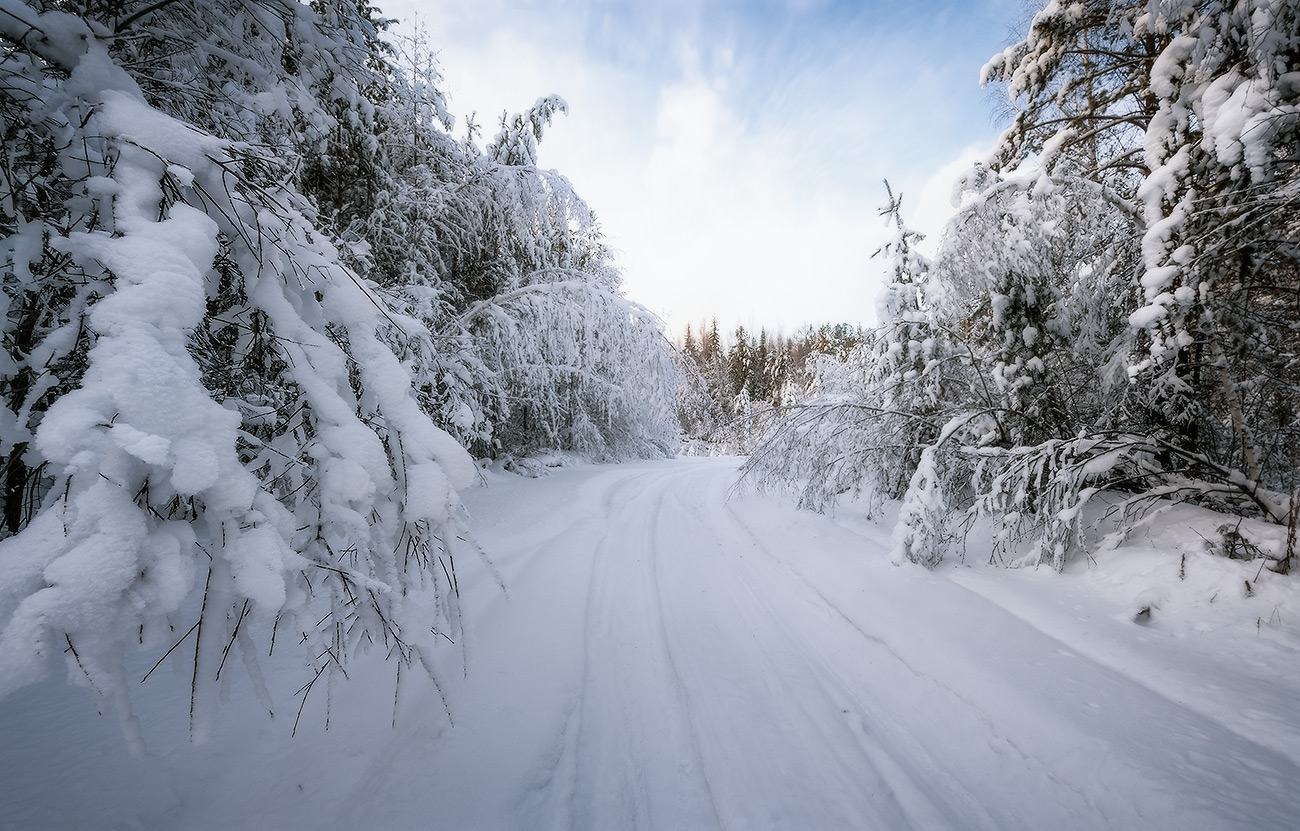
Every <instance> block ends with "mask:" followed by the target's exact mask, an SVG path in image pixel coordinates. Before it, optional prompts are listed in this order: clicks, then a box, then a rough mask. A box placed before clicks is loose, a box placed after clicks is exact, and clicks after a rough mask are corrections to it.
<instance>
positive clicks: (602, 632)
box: [0, 459, 1300, 831]
mask: <svg viewBox="0 0 1300 831" xmlns="http://www.w3.org/2000/svg"><path fill="white" fill-rule="evenodd" d="M736 465H737V462H736V461H735V460H717V459H696V460H687V459H682V460H673V461H665V462H649V463H640V464H628V465H618V466H604V467H602V466H585V467H577V468H569V469H564V470H559V471H555V472H553V473H551V475H549V476H545V477H542V478H539V479H525V478H521V477H517V476H501V475H491V474H490V475H489V479H490V485H489V486H488V487H484V488H476V489H473V490H471V491H469V492H468V493H467V494H466V501H467V504H468V505H469V507H470V509H471V511H472V513H473V517H474V522H473V527H474V528H475V532H476V533H477V535H478V537H479V539H480V541H481V542H482V543H483V544H484V546H485V547H486V548H487V550H488V551H489V552H490V553H491V554H492V556H493V558H494V560H495V562H496V565H497V566H498V568H499V570H500V573H501V575H502V577H503V578H504V581H505V583H506V586H507V587H508V591H509V596H508V597H507V596H506V595H505V594H503V592H502V591H501V590H500V588H498V587H497V586H496V585H495V584H494V582H493V581H492V580H491V578H490V577H489V575H488V574H487V572H486V570H485V569H483V568H481V567H478V566H477V565H476V564H474V563H460V564H459V575H460V586H461V594H462V603H463V607H464V608H465V609H466V615H467V617H468V620H467V621H466V626H465V629H466V634H467V637H466V638H465V639H464V641H463V642H462V643H457V644H455V645H453V644H450V643H445V644H444V645H443V652H444V663H443V666H444V667H445V668H446V671H445V677H443V678H442V679H441V684H440V686H441V694H440V693H439V692H438V691H437V690H436V689H435V688H434V687H433V685H432V684H431V683H428V682H425V683H423V684H421V685H410V686H405V687H404V688H403V694H402V697H401V698H400V699H399V700H398V701H396V704H395V702H394V696H393V689H394V686H393V671H394V670H393V667H392V665H385V664H383V663H380V662H374V663H370V664H367V663H365V662H362V663H359V664H354V665H353V666H352V668H351V669H350V674H351V676H352V678H351V680H350V681H349V682H346V683H340V684H337V685H335V687H334V688H333V690H332V697H331V705H330V708H329V729H328V730H326V729H325V728H326V708H325V704H326V700H327V698H326V696H325V695H324V694H323V691H320V692H313V693H312V697H311V698H309V699H308V701H307V704H306V706H305V708H304V712H303V719H302V725H301V726H300V728H299V730H298V735H297V737H296V738H294V739H292V740H290V739H289V737H288V734H289V731H290V728H291V726H292V724H293V719H294V715H295V713H296V710H297V699H294V698H293V691H294V690H295V689H297V687H298V686H301V683H302V681H303V680H304V679H302V678H301V676H300V673H299V671H298V668H296V667H292V666H277V667H274V668H273V669H274V673H273V677H272V679H271V681H272V684H273V686H276V687H277V688H278V690H279V695H280V698H279V700H278V701H277V707H278V709H277V711H276V714H275V717H274V718H268V717H267V715H266V713H265V711H263V710H260V709H259V708H258V706H257V705H256V703H255V702H256V699H255V698H254V697H253V695H252V694H251V692H250V691H249V690H248V689H247V687H248V684H247V681H246V680H245V679H242V678H239V677H238V676H235V680H234V681H233V682H232V683H231V686H230V689H229V691H228V692H229V696H228V697H229V701H228V702H227V704H226V706H225V708H224V709H223V711H222V713H221V715H220V717H219V724H218V728H217V729H216V730H214V731H213V734H212V737H211V738H210V739H209V741H208V742H207V743H206V744H204V745H202V746H198V747H195V746H191V745H189V744H188V741H187V738H186V708H187V703H186V702H187V694H188V683H189V679H188V678H187V677H185V676H184V675H183V673H182V672H180V671H179V670H178V671H176V672H165V671H164V670H165V669H166V668H167V665H166V664H165V665H164V667H163V669H160V670H159V672H158V673H155V675H154V677H151V678H150V679H149V681H148V682H147V683H145V684H143V685H141V686H140V687H139V690H140V697H139V700H138V709H139V711H140V712H141V713H142V714H144V716H145V725H144V732H145V738H146V741H147V742H148V743H149V755H148V756H146V757H144V758H135V757H132V756H131V755H130V754H129V753H128V752H127V750H126V747H125V745H124V743H123V740H122V738H121V734H120V731H119V729H118V727H117V723H116V721H115V719H114V718H113V717H112V716H111V715H105V716H103V717H99V716H96V715H95V713H94V711H93V709H92V700H91V698H90V695H89V693H88V692H87V691H85V690H82V689H77V688H73V687H69V686H66V685H65V684H64V682H63V681H62V679H57V680H55V681H51V682H49V683H46V684H43V685H41V686H39V687H35V688H28V689H25V690H22V691H20V692H19V693H17V694H16V695H14V696H12V697H10V698H9V699H7V700H5V701H4V702H3V703H2V704H0V828H3V829H72V828H94V829H100V828H104V829H137V828H160V829H161V828H166V829H209V828H210V829H229V828H257V829H273V828H294V829H296V828H303V829H307V828H311V829H332V828H377V829H415V828H438V829H570V828H572V829H630V828H657V829H666V830H668V829H697V828H698V829H711V828H728V829H747V828H752V829H774V828H791V829H836V828H844V829H875V828H879V829H900V828H918V829H931V828H934V829H940V828H953V829H969V828H988V829H1018V828H1025V829H1035V831H1042V829H1050V831H1063V830H1064V829H1098V828H1116V829H1138V828H1142V829H1180V831H1182V830H1183V829H1234V828H1236V829H1293V828H1296V827H1300V788H1298V787H1297V783H1300V660H1297V657H1298V655H1297V653H1298V647H1300V602H1298V598H1300V595H1298V594H1297V591H1296V590H1295V588H1294V586H1293V583H1294V582H1295V578H1283V577H1279V576H1276V575H1272V574H1271V573H1269V572H1267V571H1265V572H1263V573H1262V574H1260V575H1259V576H1258V578H1257V576H1256V572H1257V569H1258V563H1256V564H1254V565H1252V564H1249V563H1241V562H1234V561H1228V560H1225V559H1222V558H1218V557H1212V556H1210V555H1208V554H1205V553H1203V550H1202V546H1201V545H1200V540H1199V537H1197V536H1196V529H1197V527H1198V525H1197V524H1198V523H1200V524H1204V523H1206V522H1212V521H1213V520H1212V519H1207V518H1206V517H1205V516H1203V515H1201V514H1200V513H1199V512H1195V511H1190V510H1189V511H1184V512H1181V513H1180V512H1172V513H1170V514H1168V515H1166V517H1164V518H1162V520H1161V522H1160V523H1158V524H1155V525H1153V526H1152V529H1151V530H1150V531H1149V532H1147V533H1145V534H1139V535H1137V536H1136V537H1135V539H1134V540H1132V541H1131V542H1130V544H1129V545H1128V546H1126V547H1124V548H1121V549H1119V550H1117V551H1113V552H1109V553H1107V554H1105V555H1102V556H1099V557H1098V558H1097V560H1096V562H1093V563H1087V562H1081V563H1078V564H1076V565H1075V566H1073V567H1072V568H1071V569H1069V570H1067V572H1066V573H1065V574H1063V575H1057V574H1053V573H1048V572H1034V571H1007V570H1003V569H994V568H988V567H985V566H983V565H982V564H981V562H980V561H981V559H982V557H981V555H980V554H979V553H978V551H977V549H978V546H976V545H974V544H972V545H971V547H970V550H969V551H968V557H967V560H968V562H969V563H971V564H970V565H963V564H960V563H953V564H946V565H944V566H941V567H940V569H939V570H938V571H936V572H927V571H924V570H921V569H919V568H917V567H913V566H902V567H898V566H894V565H891V564H890V562H889V560H888V558H887V556H886V554H885V549H886V548H887V544H888V535H889V529H888V528H886V527H881V526H877V525H872V524H869V523H867V522H865V521H863V520H860V519H858V518H856V517H854V516H852V515H845V516H841V517H839V518H828V517H824V516H819V515H815V514H810V513H805V512H799V511H796V510H795V509H793V508H792V507H790V506H788V505H787V504H785V503H782V502H781V501H779V500H777V499H774V498H769V497H759V496H754V495H752V494H743V495H739V496H736V497H734V498H732V499H731V500H728V498H727V497H728V492H729V490H730V488H731V485H732V483H733V482H734V480H735V469H736ZM1183 554H1186V555H1187V556H1186V557H1185V558H1184V557H1183V556H1182V555H1183ZM1180 572H1181V577H1180ZM1247 580H1248V581H1250V587H1249V588H1250V593H1249V596H1247V591H1246V586H1245V585H1244V583H1245V582H1246V581H1247ZM1143 608H1147V609H1149V610H1150V612H1149V618H1148V617H1147V616H1143V620H1142V622H1135V620H1134V617H1135V615H1136V613H1137V612H1138V611H1140V610H1141V609H1143ZM144 669H147V667H145V668H144ZM141 675H143V672H142V673H141ZM444 700H445V705H444ZM448 711H449V712H450V720H449V718H448ZM453 722H454V726H453Z"/></svg>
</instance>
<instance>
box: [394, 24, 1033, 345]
mask: <svg viewBox="0 0 1300 831" xmlns="http://www.w3.org/2000/svg"><path fill="white" fill-rule="evenodd" d="M379 5H380V8H381V9H382V10H383V12H384V13H385V14H387V15H388V16H390V17H395V18H399V19H403V20H411V19H417V18H418V19H419V20H420V21H421V22H422V23H423V25H424V27H425V28H426V29H427V31H428V35H429V38H430V41H431V44H432V45H433V47H434V48H435V49H436V50H437V51H438V52H439V56H440V61H441V63H442V67H443V73H444V76H445V81H446V83H445V86H446V89H447V90H448V91H449V93H450V95H451V109H452V111H453V113H455V114H456V116H457V118H458V121H459V123H460V124H462V125H463V122H464V117H465V116H466V115H468V113H469V112H471V111H475V110H476V111H478V119H477V120H478V121H479V122H480V123H481V124H483V125H484V132H485V133H487V135H488V136H489V137H490V135H491V132H492V131H493V129H494V126H495V123H496V118H497V117H498V116H499V114H500V112H501V111H502V110H503V109H509V110H510V111H511V112H516V111H519V110H521V109H524V108H526V107H528V106H530V105H531V104H532V103H533V101H534V100H536V99H537V98H538V97H539V96H541V95H545V94H549V93H558V94H559V95H561V96H562V97H564V98H565V99H566V100H567V101H568V103H569V105H570V113H569V115H568V116H565V117H561V118H560V120H559V121H558V122H557V123H556V124H555V125H554V127H553V128H552V130H551V132H550V133H548V134H547V136H546V137H545V139H544V141H543V143H542V147H541V151H540V155H541V163H542V165H543V166H546V167H554V168H556V169H558V170H560V171H561V172H562V173H564V174H565V175H567V176H568V177H569V179H570V180H572V181H573V183H574V185H575V186H576V187H577V190H578V192H579V193H580V194H581V195H582V196H583V197H584V198H585V199H586V200H587V201H588V202H589V203H590V204H591V205H592V207H593V208H594V209H595V211H596V213H597V215H598V216H599V217H600V219H601V222H602V225H603V227H604V229H605V232H606V235H607V236H608V238H609V239H610V241H611V242H612V244H613V245H614V247H615V248H616V249H618V251H619V259H620V264H621V265H622V266H623V268H624V270H625V284H624V287H625V289H626V291H627V293H628V295H629V296H631V297H632V298H633V299H636V300H638V301H640V302H641V303H643V304H645V305H647V306H649V307H650V308H651V309H652V310H654V311H655V312H657V313H659V314H660V315H661V316H663V317H664V318H665V320H666V321H667V322H668V323H669V325H670V326H671V327H672V328H673V329H674V330H677V331H680V329H681V327H682V326H683V325H684V324H685V323H687V322H691V323H695V322H698V321H699V320H701V319H702V318H704V317H706V316H709V315H712V314H715V313H716V314H717V315H718V318H719V320H720V322H721V324H722V325H723V326H725V327H727V328H728V329H730V328H732V327H734V326H735V325H736V324H737V323H743V324H744V325H746V326H747V327H750V328H753V327H755V326H760V325H763V326H768V327H769V328H781V329H784V330H785V331H786V332H792V331H794V330H795V329H797V328H798V327H799V326H800V325H802V324H804V323H820V322H849V323H871V322H872V321H873V320H874V317H875V310H874V298H875V295H876V293H877V292H878V291H879V286H880V277H881V274H882V273H883V270H884V268H883V264H882V263H881V262H880V260H879V259H872V258H871V254H872V252H873V251H875V249H876V248H878V247H879V245H880V244H881V242H882V241H883V240H884V239H885V238H886V230H885V227H884V223H883V221H882V220H881V218H880V216H879V213H878V209H879V206H880V205H881V204H882V203H883V202H884V198H885V197H884V189H883V186H882V184H881V180H882V179H883V178H885V177H888V178H889V180H890V182H891V183H892V184H893V185H894V186H895V189H896V190H901V191H902V192H903V193H904V195H905V199H904V213H905V216H906V217H907V218H908V219H909V221H911V222H912V223H913V224H915V225H917V226H918V227H921V228H923V229H926V230H930V231H937V229H938V227H939V226H940V225H941V223H942V219H943V215H944V213H945V212H946V211H947V207H946V206H947V196H948V191H949V185H950V183H951V180H952V179H953V178H954V177H955V176H956V175H957V174H958V173H959V172H960V169H961V168H962V167H963V166H964V165H965V164H966V163H969V161H970V160H971V159H973V158H976V157H977V156H978V155H980V154H982V153H983V152H984V151H986V150H987V149H988V147H989V146H990V145H991V143H992V142H993V140H994V139H995V138H996V137H997V133H998V127H997V125H996V124H995V123H994V121H993V118H992V113H993V111H994V107H993V104H992V102H991V101H990V100H989V96H988V94H986V93H985V91H983V90H981V89H980V88H979V85H978V78H979V70H980V67H981V66H982V65H983V64H984V62H985V61H986V60H987V59H988V58H989V57H990V56H991V55H993V54H994V53H995V52H997V51H1000V50H1001V49H1002V48H1003V47H1004V46H1005V45H1006V43H1007V42H1008V41H1009V38H1010V35H1011V33H1012V31H1013V27H1014V25H1015V23H1016V21H1017V20H1018V19H1019V18H1020V17H1021V16H1022V14H1023V11H1022V3H1021V2H1020V0H970V2H957V1H956V0H952V1H949V0H941V1H940V2H930V3H924V4H923V3H908V2H892V3H891V2H830V1H829V0H826V1H825V2H823V1H822V0H784V2H781V1H780V0H758V2H735V0H695V1H694V2H690V1H689V0H642V2H626V0H589V1H588V2H579V1H578V0H533V1H532V2H524V1H523V0H515V1H514V2H510V1H509V0H387V2H385V1H384V0H380V2H379Z"/></svg>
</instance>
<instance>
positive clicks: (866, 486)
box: [745, 191, 969, 564]
mask: <svg viewBox="0 0 1300 831" xmlns="http://www.w3.org/2000/svg"><path fill="white" fill-rule="evenodd" d="M889 195H890V202H889V205H888V206H887V207H886V208H885V209H884V210H883V211H882V214H883V215H884V216H886V217H887V218H888V220H889V221H890V222H891V223H892V224H894V225H895V227H896V234H895V236H894V238H893V239H892V240H891V241H890V242H889V243H887V244H886V245H885V246H884V247H883V248H882V249H881V251H880V252H879V253H880V254H881V255H883V256H885V257H886V260H887V262H888V264H889V281H888V282H887V283H886V285H885V287H884V289H883V290H882V291H881V293H880V296H879V297H878V299H877V313H878V316H879V319H880V321H881V323H880V325H879V326H878V327H877V329H876V330H875V331H874V332H873V333H872V334H871V336H870V337H868V338H867V339H866V340H865V341H863V342H862V343H860V344H858V345H857V346H855V347H852V348H851V349H850V350H849V351H848V352H847V353H844V352H842V351H841V350H838V349H834V348H828V349H827V352H829V353H830V354H825V353H814V355H815V357H814V358H813V359H812V360H811V361H810V362H809V365H810V367H811V368H812V371H813V373H814V380H813V382H812V384H811V385H810V387H809V391H808V393H807V394H806V395H805V396H804V397H803V398H802V399H800V400H799V401H797V403H795V404H794V405H793V406H791V407H790V408H789V414H788V416H787V417H786V418H785V419H784V420H782V421H781V422H779V423H778V424H777V426H776V427H775V428H774V429H773V430H772V432H771V433H769V435H768V436H767V437H766V438H765V439H764V441H763V444H762V445H761V446H760V447H759V448H758V449H757V450H756V451H755V452H754V453H753V454H752V455H751V457H750V460H749V462H747V464H746V467H745V471H746V474H747V475H751V476H753V477H755V480H756V481H757V482H758V483H759V484H760V485H761V486H781V487H794V488H795V489H796V491H797V493H798V497H799V502H800V504H801V505H802V506H804V507H808V508H812V509H814V510H826V509H829V508H831V507H833V506H834V504H835V501H836V500H837V499H838V498H840V496H841V495H842V494H844V493H847V492H853V493H855V494H857V495H858V496H859V497H860V498H864V499H866V500H867V501H868V504H869V505H872V506H873V507H875V506H878V505H879V504H880V503H881V502H882V501H883V500H885V499H898V498H905V497H907V498H909V499H911V501H910V502H907V504H906V506H905V512H910V513H913V514H915V515H916V516H915V518H914V521H912V522H910V523H904V524H903V525H902V526H900V527H902V528H904V529H905V530H909V533H908V534H907V535H906V536H900V537H899V538H898V539H897V540H896V541H895V548H896V549H897V550H896V555H897V556H898V557H901V558H904V559H910V560H913V561H915V562H921V563H925V564H932V563H933V562H937V558H938V557H939V556H941V554H942V549H941V542H942V540H943V539H944V538H945V536H946V531H945V529H944V523H945V522H946V516H945V514H946V511H945V510H944V509H943V499H944V489H945V488H947V489H949V490H959V489H960V482H961V481H962V479H963V465H962V464H961V460H960V458H959V457H957V456H955V455H952V454H951V453H949V452H948V448H946V447H939V446H937V445H939V444H940V443H941V441H940V440H941V439H942V443H943V444H945V445H946V443H947V441H948V439H949V437H950V435H949V434H950V433H951V430H949V431H948V432H947V433H945V432H944V428H945V425H947V424H948V423H949V422H951V421H953V418H954V415H961V414H962V413H964V408H965V407H966V406H967V405H966V403H965V402H966V395H965V393H966V392H967V390H968V389H969V381H968V372H967V369H966V367H965V366H964V363H963V360H962V358H963V353H962V350H961V349H960V348H958V347H957V345H956V344H955V343H954V340H953V338H952V336H951V333H949V332H947V331H945V330H943V329H941V328H939V327H937V326H936V325H935V323H934V321H933V319H932V317H931V313H930V305H931V304H930V301H929V299H928V295H929V291H930V289H931V280H930V271H931V268H932V264H931V262H930V260H929V259H928V258H927V257H925V256H924V255H923V254H922V253H921V252H920V251H918V250H917V247H916V246H917V243H918V242H920V239H921V237H920V235H919V234H918V233H916V232H915V231H912V230H911V229H909V228H908V227H906V225H904V223H903V222H902V219H901V216H900V214H899V209H900V204H901V199H897V198H895V197H894V195H893V193H892V191H891V192H890V194H889ZM967 420H969V419H967ZM936 454H938V455H936ZM965 473H966V476H965V478H966V479H967V480H968V479H969V466H968V465H967V466H965ZM927 494H928V495H929V498H927V499H926V501H925V502H924V504H922V502H921V501H919V500H921V499H922V498H923V495H927Z"/></svg>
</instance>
